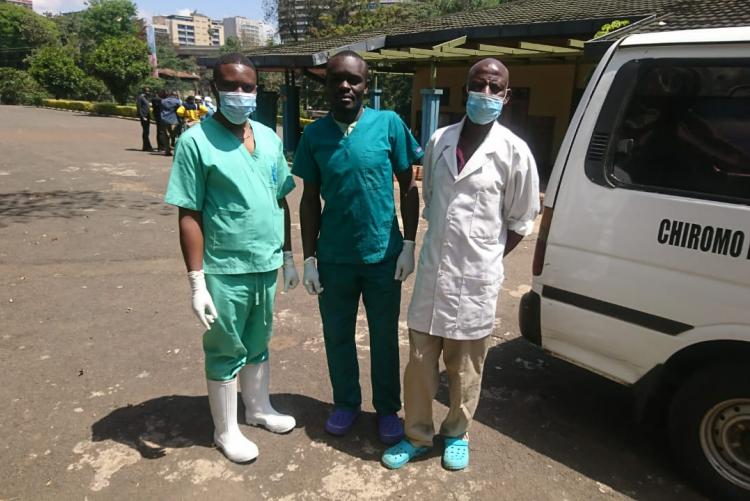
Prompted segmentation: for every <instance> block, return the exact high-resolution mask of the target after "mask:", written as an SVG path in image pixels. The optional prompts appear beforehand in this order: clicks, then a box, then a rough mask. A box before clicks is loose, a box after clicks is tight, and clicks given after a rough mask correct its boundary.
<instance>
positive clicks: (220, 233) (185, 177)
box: [164, 118, 295, 274]
mask: <svg viewBox="0 0 750 501" xmlns="http://www.w3.org/2000/svg"><path fill="white" fill-rule="evenodd" d="M250 125H251V127H252V128H253V134H254V136H255V151H254V153H253V154H252V155H251V154H250V152H248V151H247V148H245V146H244V145H243V144H242V142H241V141H240V140H239V139H237V137H236V136H235V135H234V134H232V133H231V132H230V131H229V130H228V129H227V128H226V127H224V126H223V125H221V124H220V123H219V122H218V121H216V120H215V119H214V118H208V119H206V120H204V121H203V122H201V123H200V124H199V125H195V126H193V127H191V128H190V129H188V130H187V131H186V132H185V133H183V134H182V135H181V136H180V138H179V140H178V141H177V148H176V149H175V154H174V162H173V163H172V173H171V175H170V176H169V184H168V186H167V194H166V196H165V197H164V199H165V201H166V202H167V203H168V204H172V205H176V206H178V207H183V208H185V209H192V210H196V211H200V212H201V215H202V219H203V238H204V247H203V270H204V271H205V272H206V273H214V274H240V273H261V272H266V271H271V270H275V269H278V268H280V267H281V265H282V264H283V251H282V247H283V245H284V211H283V209H281V208H280V207H279V203H278V200H280V199H282V198H284V197H285V196H286V195H287V194H288V193H289V192H290V191H292V189H294V186H295V185H294V179H293V178H292V176H291V174H290V172H289V165H288V164H287V162H286V159H285V158H284V151H283V146H282V143H281V140H280V139H279V137H278V136H277V135H276V133H275V132H274V131H273V130H271V129H270V128H268V127H266V126H265V125H263V124H261V123H258V122H255V121H252V120H250Z"/></svg>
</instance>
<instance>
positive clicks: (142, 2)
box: [34, 0, 263, 20]
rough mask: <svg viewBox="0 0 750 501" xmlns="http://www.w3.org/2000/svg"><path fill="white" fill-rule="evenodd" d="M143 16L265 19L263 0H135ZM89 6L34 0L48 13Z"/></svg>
mask: <svg viewBox="0 0 750 501" xmlns="http://www.w3.org/2000/svg"><path fill="white" fill-rule="evenodd" d="M135 4H136V5H137V6H138V15H139V17H142V18H145V19H149V20H150V19H151V16H155V15H160V14H161V15H169V14H183V15H184V14H189V13H190V12H191V11H193V10H197V11H198V12H200V13H202V14H205V15H207V16H208V17H210V18H212V19H223V18H225V17H232V16H243V17H247V18H250V19H258V20H263V6H262V4H261V0H239V1H238V0H234V1H230V0H135ZM85 8H86V1H85V0H34V10H35V11H36V12H38V13H40V14H42V13H44V12H53V13H55V14H57V13H60V12H71V11H76V10H82V9H85Z"/></svg>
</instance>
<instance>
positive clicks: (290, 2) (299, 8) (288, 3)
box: [277, 0, 315, 43]
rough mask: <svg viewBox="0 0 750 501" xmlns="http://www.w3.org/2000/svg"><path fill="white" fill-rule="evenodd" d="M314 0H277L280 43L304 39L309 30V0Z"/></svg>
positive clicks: (312, 0) (310, 0)
mask: <svg viewBox="0 0 750 501" xmlns="http://www.w3.org/2000/svg"><path fill="white" fill-rule="evenodd" d="M314 1H315V0H278V12H277V15H278V22H279V37H281V43H288V42H294V41H299V40H305V39H306V38H307V37H308V36H309V35H308V33H309V31H310V15H311V13H312V12H311V10H315V9H311V2H314Z"/></svg>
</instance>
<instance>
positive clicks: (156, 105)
mask: <svg viewBox="0 0 750 501" xmlns="http://www.w3.org/2000/svg"><path fill="white" fill-rule="evenodd" d="M165 97H167V93H166V92H165V91H164V90H160V91H159V92H158V93H156V94H154V97H152V98H151V112H152V113H153V114H154V122H156V150H157V151H164V126H163V125H162V122H161V100H162V99H164V98H165Z"/></svg>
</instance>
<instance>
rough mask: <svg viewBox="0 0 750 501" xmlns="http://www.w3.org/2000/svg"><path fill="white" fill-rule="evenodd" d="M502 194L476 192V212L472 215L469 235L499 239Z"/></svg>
mask: <svg viewBox="0 0 750 501" xmlns="http://www.w3.org/2000/svg"><path fill="white" fill-rule="evenodd" d="M500 226H501V211H500V195H499V194H497V193H489V192H486V191H480V192H478V193H477V194H476V202H475V203H474V213H473V214H472V216H471V230H470V232H469V237H470V238H474V239H477V240H491V241H497V240H498V239H499V238H500Z"/></svg>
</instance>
